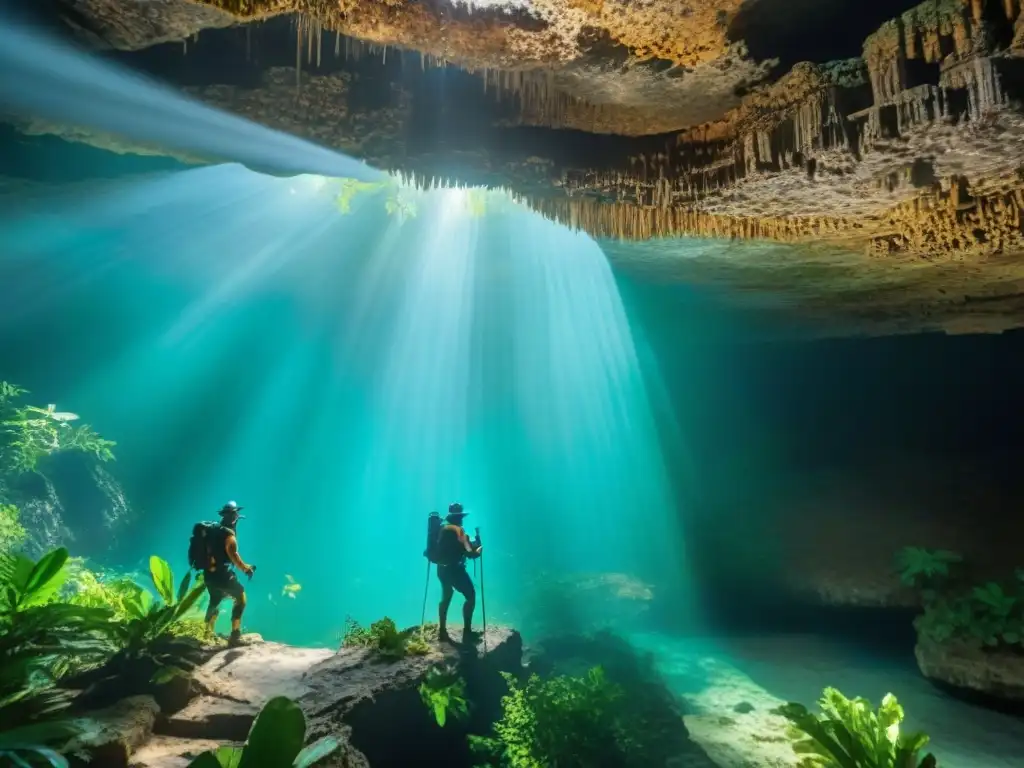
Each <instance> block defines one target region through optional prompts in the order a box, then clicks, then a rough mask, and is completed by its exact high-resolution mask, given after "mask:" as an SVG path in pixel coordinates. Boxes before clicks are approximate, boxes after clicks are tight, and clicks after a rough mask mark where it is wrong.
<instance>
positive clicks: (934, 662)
mask: <svg viewBox="0 0 1024 768" xmlns="http://www.w3.org/2000/svg"><path fill="white" fill-rule="evenodd" d="M914 656H915V658H916V659H917V665H918V667H919V668H920V669H921V673H922V674H923V675H924V676H925V677H927V678H928V679H929V680H931V681H932V682H935V683H938V684H939V685H941V686H943V687H945V688H947V689H951V690H952V691H954V692H957V693H960V694H962V695H965V697H966V698H968V699H973V700H976V701H979V702H981V703H987V704H995V705H999V704H1000V703H1006V704H1008V705H1010V706H1011V707H1013V708H1014V709H1017V708H1022V709H1024V654H1020V653H1013V652H1010V651H1008V650H1005V649H987V648H975V647H972V646H969V645H966V644H964V643H935V642H932V641H930V640H926V639H924V638H919V640H918V643H917V646H916V647H915V648H914Z"/></svg>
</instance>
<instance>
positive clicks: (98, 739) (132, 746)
mask: <svg viewBox="0 0 1024 768" xmlns="http://www.w3.org/2000/svg"><path fill="white" fill-rule="evenodd" d="M159 713H160V707H159V705H157V703H156V701H155V700H154V699H153V698H152V697H151V696H133V697H131V698H128V699H124V700H123V701H120V702H118V703H117V704H115V705H114V706H112V707H109V708H107V709H103V710H99V711H97V712H93V713H90V714H89V715H88V716H85V717H82V718H80V719H78V720H77V721H76V722H77V725H79V726H80V727H81V728H82V733H81V735H80V736H78V737H77V738H75V740H74V741H73V742H72V743H71V746H69V747H68V748H67V751H68V752H69V753H71V754H72V755H73V758H72V764H82V765H85V764H92V765H101V766H103V767H104V768H127V766H128V765H129V762H130V760H131V756H132V754H134V753H135V752H137V751H138V749H139V748H140V747H141V746H142V745H143V744H145V743H146V742H147V741H149V739H150V738H151V737H152V735H153V726H154V725H155V723H156V720H157V716H158V715H159Z"/></svg>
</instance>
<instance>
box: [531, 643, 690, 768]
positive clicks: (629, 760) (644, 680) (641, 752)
mask: <svg viewBox="0 0 1024 768" xmlns="http://www.w3.org/2000/svg"><path fill="white" fill-rule="evenodd" d="M594 666H600V667H601V669H602V671H603V672H604V675H605V677H606V678H607V680H608V681H609V682H610V683H613V684H614V685H615V686H616V687H617V688H618V689H619V690H620V691H621V693H622V695H621V696H620V697H619V699H617V700H616V710H615V711H616V716H617V718H618V720H619V722H620V723H621V724H622V731H623V733H624V734H625V735H624V736H623V738H622V741H621V743H620V745H619V746H620V749H621V752H620V754H622V753H624V758H623V759H624V761H625V764H627V765H630V766H650V765H668V764H671V763H672V762H673V759H674V758H675V757H677V756H678V755H680V754H683V753H684V752H686V750H687V749H688V748H689V743H688V740H687V736H686V733H685V732H684V731H681V730H680V729H679V722H680V718H681V717H682V716H683V712H682V711H681V709H680V705H679V699H678V697H677V696H676V694H675V693H674V692H673V691H672V690H671V689H670V688H669V687H668V686H667V685H666V683H665V679H664V676H663V675H662V674H661V673H660V671H659V669H658V667H657V662H656V659H655V657H654V654H652V653H644V652H641V651H639V650H638V649H637V648H636V646H635V645H634V644H633V643H631V642H630V641H629V640H627V639H626V638H624V637H621V636H619V635H617V634H615V633H614V632H611V631H608V630H603V631H599V632H594V633H587V634H569V635H558V636H553V637H547V638H545V639H544V640H543V642H542V643H541V644H540V646H539V647H538V648H537V649H535V654H534V656H533V658H532V660H531V662H530V668H531V669H532V670H533V671H535V672H536V673H537V674H539V675H540V676H541V677H545V676H551V675H555V674H577V673H578V672H579V670H580V669H587V668H589V667H594Z"/></svg>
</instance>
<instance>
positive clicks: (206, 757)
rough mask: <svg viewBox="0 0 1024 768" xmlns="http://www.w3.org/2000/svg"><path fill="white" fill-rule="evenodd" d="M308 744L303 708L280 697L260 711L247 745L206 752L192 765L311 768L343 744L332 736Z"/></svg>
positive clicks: (201, 767)
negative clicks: (310, 767)
mask: <svg viewBox="0 0 1024 768" xmlns="http://www.w3.org/2000/svg"><path fill="white" fill-rule="evenodd" d="M305 743H306V718H305V716H304V715H303V714H302V710H301V709H299V706H298V705H297V704H296V703H295V702H294V701H292V700H291V699H288V698H286V697H284V696H278V697H276V698H273V699H271V700H270V701H268V702H267V703H266V704H265V705H264V706H263V709H262V710H260V713H259V715H257V716H256V720H255V722H253V724H252V728H251V729H250V730H249V738H248V739H247V740H246V742H245V744H244V745H243V746H241V747H231V746H225V747H220V748H219V749H217V750H215V751H211V752H203V753H202V754H201V755H199V757H197V758H196V759H195V760H193V761H192V762H191V763H189V768H309V766H312V765H315V764H316V763H319V762H320V761H321V760H323V759H324V758H325V757H327V756H328V755H331V754H332V753H334V752H336V751H337V750H338V748H339V747H340V744H339V743H338V740H337V739H335V738H333V737H330V736H327V737H324V738H322V739H318V740H317V741H314V742H313V743H312V744H310V745H309V746H306V747H303V745H304V744H305Z"/></svg>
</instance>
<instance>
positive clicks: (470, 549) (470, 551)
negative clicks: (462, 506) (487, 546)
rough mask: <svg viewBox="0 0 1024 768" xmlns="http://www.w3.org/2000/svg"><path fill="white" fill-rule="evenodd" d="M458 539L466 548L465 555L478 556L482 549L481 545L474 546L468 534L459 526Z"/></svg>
mask: <svg viewBox="0 0 1024 768" xmlns="http://www.w3.org/2000/svg"><path fill="white" fill-rule="evenodd" d="M459 541H460V542H461V543H462V546H463V548H465V550H466V556H467V557H469V558H470V559H473V558H477V557H480V553H481V552H483V551H484V548H483V547H474V546H473V542H471V541H470V540H469V536H467V535H466V532H465V531H464V530H462V529H461V528H459Z"/></svg>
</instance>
